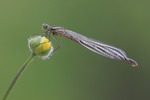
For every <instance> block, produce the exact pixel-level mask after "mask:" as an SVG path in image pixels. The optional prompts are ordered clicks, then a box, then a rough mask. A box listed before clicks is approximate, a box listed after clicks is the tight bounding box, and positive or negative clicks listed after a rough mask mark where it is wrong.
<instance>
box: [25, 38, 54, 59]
mask: <svg viewBox="0 0 150 100" xmlns="http://www.w3.org/2000/svg"><path fill="white" fill-rule="evenodd" d="M28 46H29V49H30V51H31V52H33V53H34V54H36V55H38V56H39V57H41V58H43V59H46V58H49V56H51V55H52V52H53V46H52V44H51V42H50V41H49V39H48V38H46V37H45V36H34V37H31V38H30V39H29V40H28Z"/></svg>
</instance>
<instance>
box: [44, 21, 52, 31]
mask: <svg viewBox="0 0 150 100" xmlns="http://www.w3.org/2000/svg"><path fill="white" fill-rule="evenodd" d="M51 28H52V27H51V26H50V25H48V24H47V23H44V24H42V30H43V29H45V30H49V31H50V30H51Z"/></svg>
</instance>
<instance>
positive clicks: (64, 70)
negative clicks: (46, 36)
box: [0, 0, 150, 100]
mask: <svg viewBox="0 0 150 100" xmlns="http://www.w3.org/2000/svg"><path fill="white" fill-rule="evenodd" d="M149 5H150V1H149V0H1V1H0V44H1V46H0V98H2V97H3V95H4V93H5V90H6V89H7V87H8V85H9V84H10V82H11V80H12V78H13V76H14V75H15V73H16V72H17V70H18V69H19V68H20V66H21V65H22V64H23V63H24V61H25V60H26V59H27V58H28V57H29V55H30V51H29V50H28V47H27V39H28V38H29V37H30V36H32V35H34V34H42V33H44V31H43V30H42V29H41V25H42V23H44V22H47V23H49V24H51V25H54V26H63V27H65V28H67V29H70V30H73V31H76V32H79V33H81V34H83V35H85V36H88V37H90V38H94V39H97V40H100V41H103V42H106V43H108V44H112V45H114V46H116V47H119V48H122V49H123V50H124V51H126V53H127V54H128V56H129V57H131V58H133V59H135V60H137V62H138V63H139V66H138V67H136V68H132V67H131V66H130V65H129V64H127V63H126V62H123V61H117V60H112V59H109V58H105V57H103V56H99V55H97V54H95V53H93V52H91V51H89V50H87V49H85V48H84V47H82V46H80V45H79V44H77V43H75V42H73V41H70V40H68V39H66V38H64V37H60V36H58V39H59V41H60V42H61V43H62V48H61V49H60V50H58V51H57V52H55V53H54V55H53V56H52V57H51V58H50V59H49V60H41V59H40V58H38V57H37V58H35V59H34V61H33V62H32V63H31V64H30V65H29V67H28V68H27V69H26V70H25V72H24V73H23V75H22V76H21V78H20V79H19V81H18V82H17V84H16V86H15V87H14V89H13V91H12V92H11V94H10V96H9V98H8V100H150V63H149V62H150V61H149V60H150V57H149V55H150V53H149V51H150V47H149V43H150V12H149V11H150V6H149ZM52 42H53V44H54V46H55V47H56V44H55V41H53V40H52Z"/></svg>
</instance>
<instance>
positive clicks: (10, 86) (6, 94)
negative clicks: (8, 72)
mask: <svg viewBox="0 0 150 100" xmlns="http://www.w3.org/2000/svg"><path fill="white" fill-rule="evenodd" d="M35 56H36V54H34V53H32V54H31V56H30V57H29V58H28V59H27V60H26V62H25V63H24V64H23V65H22V66H21V68H20V69H19V71H18V72H17V74H16V75H15V77H14V78H13V80H12V82H11V83H10V85H9V87H8V89H7V91H6V93H5V95H4V97H3V99H2V100H6V99H7V97H8V96H9V94H10V92H11V90H12V89H13V87H14V86H15V84H16V82H17V80H18V79H19V77H20V76H21V74H22V73H23V71H24V70H25V68H26V67H27V66H28V65H29V64H30V62H31V61H32V60H33V58H34V57H35Z"/></svg>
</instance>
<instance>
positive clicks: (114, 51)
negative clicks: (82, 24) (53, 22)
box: [42, 23, 138, 67]
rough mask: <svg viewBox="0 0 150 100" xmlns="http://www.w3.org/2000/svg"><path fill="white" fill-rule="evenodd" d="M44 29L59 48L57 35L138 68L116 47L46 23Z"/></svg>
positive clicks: (134, 62) (136, 64) (135, 63)
mask: <svg viewBox="0 0 150 100" xmlns="http://www.w3.org/2000/svg"><path fill="white" fill-rule="evenodd" d="M42 28H43V29H45V30H46V32H45V35H46V36H50V34H52V36H53V37H54V39H55V40H56V42H57V44H58V47H59V48H60V47H61V44H60V43H59V41H58V40H57V39H56V37H55V36H56V35H60V36H64V37H66V38H68V39H71V40H73V41H75V42H77V43H79V44H81V45H82V46H84V47H86V48H87V49H89V50H91V51H93V52H95V53H97V54H100V55H103V56H106V57H109V58H112V59H118V60H123V61H126V62H128V63H129V64H131V66H133V67H134V66H138V63H137V62H136V61H134V60H133V59H131V58H128V57H127V55H126V53H125V52H124V51H123V50H121V49H119V48H116V47H114V46H111V45H108V44H105V43H102V42H100V41H97V40H94V39H91V38H88V37H86V36H83V35H81V34H79V33H76V32H73V31H71V30H68V29H65V28H63V27H53V26H50V25H49V24H46V23H44V24H43V25H42ZM55 50H56V49H55Z"/></svg>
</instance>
